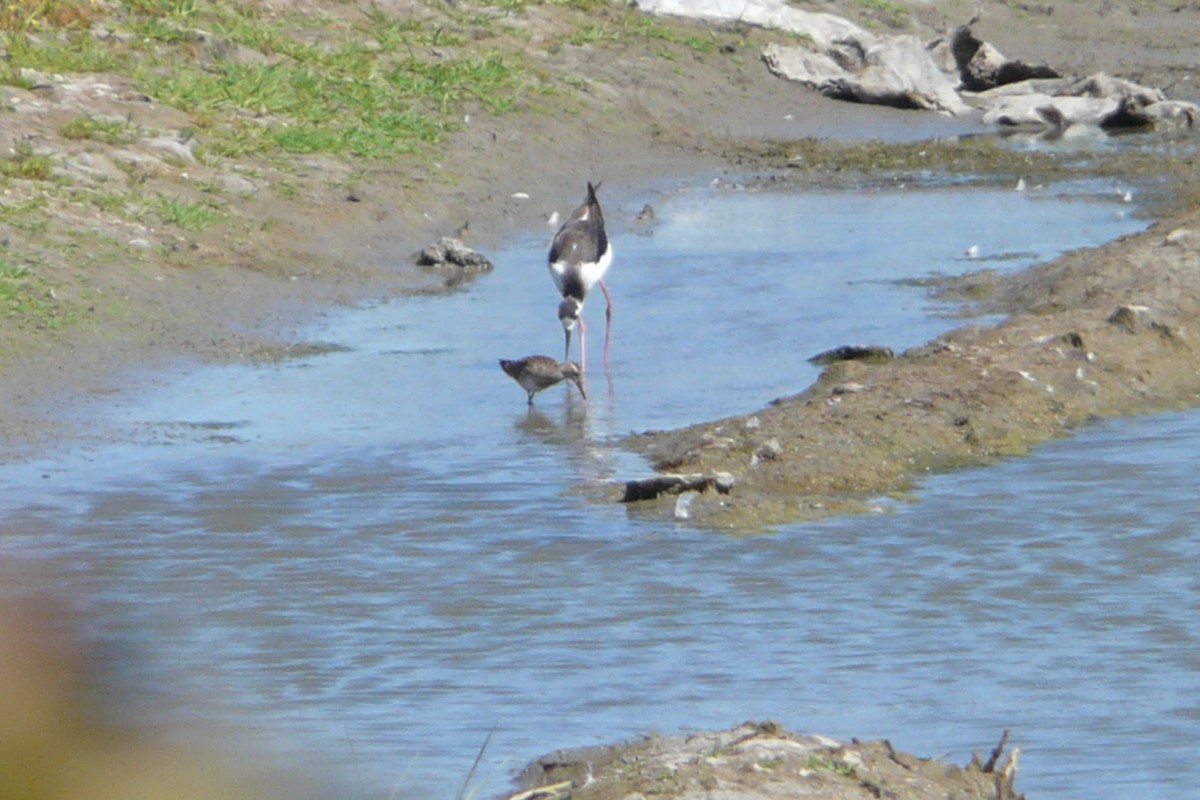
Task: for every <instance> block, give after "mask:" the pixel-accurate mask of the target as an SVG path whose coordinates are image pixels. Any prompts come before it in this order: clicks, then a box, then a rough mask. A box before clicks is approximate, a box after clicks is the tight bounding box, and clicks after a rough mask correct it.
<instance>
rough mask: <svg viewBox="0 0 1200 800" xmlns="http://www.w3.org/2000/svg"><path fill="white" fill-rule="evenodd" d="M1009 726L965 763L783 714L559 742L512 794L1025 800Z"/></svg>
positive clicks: (549, 799)
mask: <svg viewBox="0 0 1200 800" xmlns="http://www.w3.org/2000/svg"><path fill="white" fill-rule="evenodd" d="M1006 739H1007V734H1006V735H1005V736H1004V737H1003V738H1002V739H1001V741H1000V744H999V745H998V746H997V747H996V748H994V749H993V751H992V752H991V754H990V755H988V756H987V757H980V756H979V755H978V754H977V755H976V756H975V757H974V758H972V761H971V763H970V764H967V765H965V766H963V767H958V766H955V765H950V764H944V763H942V762H941V761H939V760H937V759H933V758H918V757H917V756H914V755H911V754H909V753H903V752H900V751H898V750H896V749H895V748H894V747H892V745H891V743H890V742H888V741H887V740H882V741H872V742H860V741H857V740H856V741H852V742H839V741H836V740H833V739H830V738H828V737H824V736H813V735H802V734H796V733H793V732H791V731H788V730H786V729H784V728H783V727H782V726H780V725H779V724H777V723H774V722H762V723H754V722H747V723H744V724H742V725H740V726H738V727H736V728H733V729H731V730H727V731H713V732H705V733H695V734H691V735H679V736H659V735H654V736H648V737H646V738H644V739H641V740H638V741H634V742H629V743H625V744H614V745H606V746H602V747H588V748H581V749H578V750H560V751H556V752H554V753H550V754H548V755H545V756H542V757H541V758H539V759H537V760H535V761H534V762H533V763H531V764H530V765H529V766H527V767H526V768H525V770H524V772H523V773H522V774H521V778H520V784H521V786H522V791H520V792H518V793H517V794H514V795H512V796H511V797H510V800H562V799H563V798H566V797H568V796H570V797H572V798H577V800H626V798H644V797H672V798H680V799H682V798H688V799H691V798H695V799H696V800H700V799H701V798H714V797H738V798H773V797H818V798H826V799H827V800H854V798H869V797H908V798H913V800H919V799H920V798H929V800H933V798H945V797H962V798H987V799H988V800H1017V798H1020V797H1023V795H1021V794H1019V793H1017V792H1016V791H1015V790H1014V783H1015V781H1016V777H1017V765H1018V757H1019V753H1020V751H1019V750H1009V751H1007V752H1006V751H1005V740H1006Z"/></svg>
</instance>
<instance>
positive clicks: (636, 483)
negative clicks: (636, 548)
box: [621, 472, 734, 503]
mask: <svg viewBox="0 0 1200 800" xmlns="http://www.w3.org/2000/svg"><path fill="white" fill-rule="evenodd" d="M733 485H734V477H733V475H731V474H730V473H728V472H712V473H702V472H693V473H688V474H679V473H670V474H667V475H654V476H652V477H650V478H637V479H634V480H629V481H625V495H624V496H623V497H622V498H621V502H622V503H636V502H638V501H640V500H654V499H655V498H657V497H659V496H660V495H664V494H683V493H684V492H703V491H706V490H708V489H715V490H716V491H717V492H719V493H720V494H729V492H730V491H731V490H732V489H733Z"/></svg>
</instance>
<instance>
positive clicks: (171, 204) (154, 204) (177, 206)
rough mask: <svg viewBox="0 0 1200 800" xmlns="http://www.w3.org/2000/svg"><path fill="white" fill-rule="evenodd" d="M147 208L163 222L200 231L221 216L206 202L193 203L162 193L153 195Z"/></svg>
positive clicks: (184, 228)
mask: <svg viewBox="0 0 1200 800" xmlns="http://www.w3.org/2000/svg"><path fill="white" fill-rule="evenodd" d="M149 208H150V209H151V210H152V211H154V213H156V214H158V216H159V217H160V218H161V219H162V221H163V222H165V223H167V224H168V225H174V226H176V227H178V228H182V229H183V230H185V231H202V230H204V229H205V228H207V227H208V226H209V225H211V224H212V223H213V222H215V221H216V220H217V219H219V218H220V217H221V214H220V212H219V211H218V210H217V209H216V208H214V207H213V206H212V205H210V204H208V203H193V202H191V201H189V200H183V199H181V198H178V197H168V196H166V195H163V194H159V195H155V196H154V198H153V199H152V200H151V202H150V204H149Z"/></svg>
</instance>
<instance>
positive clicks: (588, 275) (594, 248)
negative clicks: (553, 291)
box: [548, 181, 613, 369]
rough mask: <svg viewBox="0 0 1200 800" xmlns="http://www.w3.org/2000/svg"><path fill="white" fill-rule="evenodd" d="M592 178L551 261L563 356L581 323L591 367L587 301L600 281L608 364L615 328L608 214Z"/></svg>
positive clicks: (583, 361)
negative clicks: (603, 210)
mask: <svg viewBox="0 0 1200 800" xmlns="http://www.w3.org/2000/svg"><path fill="white" fill-rule="evenodd" d="M597 188H599V184H597V185H595V186H593V185H592V183H591V182H590V181H589V182H588V185H587V198H586V199H585V200H584V201H583V205H581V206H580V207H579V208H577V209H575V210H574V211H573V212H571V217H570V219H568V220H567V221H566V222H565V223H563V226H562V227H561V228H559V229H558V233H557V234H555V236H554V242H553V243H552V244H551V245H550V256H549V259H548V264H549V267H550V277H552V278H553V279H554V285H555V286H556V287H558V293H559V294H561V295H562V298H563V299H562V302H561V303H559V305H558V321H559V322H561V323H562V326H563V336H564V338H565V339H566V347H565V348H564V350H563V359H564V360H565V359H569V358H570V357H571V331H572V329H574V327H575V325H576V324H578V325H579V363H580V368H581V369H582V368H584V367H586V366H587V341H586V339H585V329H584V324H583V317H582V316H580V315H581V314H582V313H583V301H584V300H586V299H587V294H588V292H589V291H590V290H591V288H592V287H593V286H595V285H596V284H597V283H599V284H600V289H601V291H603V292H604V300H605V302H606V303H607V306H606V308H605V312H604V364H605V366H607V365H608V345H609V334H610V332H611V330H612V313H613V302H612V295H610V294H609V293H608V287H607V286H605V285H604V273H605V272H606V271H607V270H608V266H609V264H611V263H612V245H610V244H609V243H608V234H607V233H606V232H605V230H604V214H603V213H601V211H600V202H599V201H598V200H597V199H596V189H597Z"/></svg>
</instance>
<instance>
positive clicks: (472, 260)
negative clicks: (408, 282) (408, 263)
mask: <svg viewBox="0 0 1200 800" xmlns="http://www.w3.org/2000/svg"><path fill="white" fill-rule="evenodd" d="M416 261H417V266H419V267H432V268H434V269H440V268H443V267H458V268H460V269H464V270H469V271H472V272H490V271H491V270H492V269H494V265H493V264H492V262H491V260H490V259H488V257H487V256H485V255H483V254H482V253H479V252H477V251H475V250H472V249H471V248H470V247H467V246H466V245H465V244H463V243H462V242H461V241H459V240H458V239H454V238H451V237H449V236H443V237H442V238H441V239H439V240H438V241H437V243H436V244H432V245H430V246H429V247H426V248H425V249H424V250H421V251H420V252H418V253H417V254H416Z"/></svg>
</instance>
